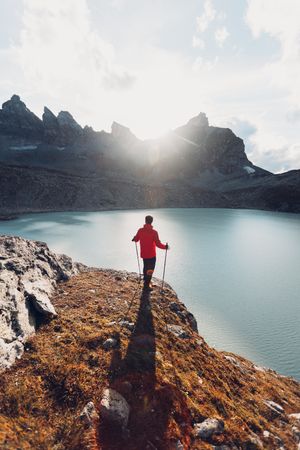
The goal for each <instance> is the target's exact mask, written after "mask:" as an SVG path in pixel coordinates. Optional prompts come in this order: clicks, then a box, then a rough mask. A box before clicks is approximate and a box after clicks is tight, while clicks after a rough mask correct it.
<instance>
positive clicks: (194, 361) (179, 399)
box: [0, 270, 300, 450]
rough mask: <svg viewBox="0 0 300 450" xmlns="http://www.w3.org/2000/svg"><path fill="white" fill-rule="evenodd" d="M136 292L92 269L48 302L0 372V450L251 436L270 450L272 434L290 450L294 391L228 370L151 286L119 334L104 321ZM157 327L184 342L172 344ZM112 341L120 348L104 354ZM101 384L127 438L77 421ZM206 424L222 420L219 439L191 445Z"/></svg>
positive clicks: (129, 283)
mask: <svg viewBox="0 0 300 450" xmlns="http://www.w3.org/2000/svg"><path fill="white" fill-rule="evenodd" d="M136 285H137V279H136V277H135V276H134V275H128V277H127V275H126V274H125V275H124V274H123V273H117V272H112V271H101V270H98V271H96V270H95V271H90V272H85V273H82V274H80V275H78V276H76V277H74V278H72V279H71V280H70V281H68V282H67V283H65V284H61V285H60V287H59V289H58V290H57V294H56V296H55V298H54V299H53V303H54V304H55V307H56V309H57V311H58V314H59V316H58V318H57V319H55V320H53V321H52V322H51V323H49V324H45V325H42V326H41V328H40V330H39V332H38V334H37V335H36V336H34V337H32V338H31V339H30V340H29V341H28V343H27V348H26V352H25V354H24V356H23V357H22V359H21V360H20V361H18V362H17V364H16V365H15V366H14V367H13V368H11V369H10V370H8V371H6V372H5V373H4V374H1V381H0V405H1V406H0V448H1V449H3V450H4V449H16V448H18V449H22V450H23V449H30V450H32V449H56V450H60V449H65V448H68V449H85V448H86V449H88V448H89V449H105V450H108V449H118V450H119V449H128V450H144V449H147V448H149V449H150V450H151V449H155V448H157V449H166V450H167V449H171V448H175V447H172V445H174V443H175V442H176V441H177V440H178V439H179V440H180V441H181V443H182V444H184V447H185V449H211V448H213V447H212V444H214V445H217V444H221V443H235V444H236V445H237V446H238V448H249V449H251V448H255V446H253V444H251V443H250V437H251V435H252V434H253V432H254V433H255V434H257V435H258V436H259V437H260V439H261V440H262V442H263V446H264V448H265V449H273V448H277V447H278V445H277V444H276V441H275V440H274V439H270V438H269V439H265V438H263V436H262V432H263V430H269V431H270V432H271V433H274V434H275V435H277V436H279V437H280V438H281V439H282V440H283V442H284V444H285V448H286V449H289V450H293V449H294V448H296V446H295V443H294V440H293V436H292V431H291V423H289V422H290V420H289V418H288V416H287V415H286V414H289V413H294V412H299V411H300V390H299V384H298V383H296V382H295V381H294V380H292V379H289V378H285V377H280V376H278V375H277V374H275V373H274V372H272V371H265V372H264V371H259V370H257V369H255V367H254V366H253V364H252V363H251V362H249V361H247V360H245V359H243V358H240V357H238V356H235V355H234V358H235V360H236V361H237V363H238V364H239V367H237V365H236V363H234V364H233V363H232V362H231V361H230V360H228V359H226V358H225V354H224V353H221V352H217V351H216V350H214V349H212V348H210V347H209V346H208V345H207V344H206V343H205V342H204V341H203V340H202V338H200V337H199V335H198V334H197V333H195V332H193V331H192V330H191V328H190V326H189V325H188V323H184V322H183V321H182V319H180V317H178V315H176V314H175V313H174V312H172V311H171V310H170V308H169V305H170V302H171V301H173V302H174V301H176V302H178V299H177V298H176V295H175V294H174V292H173V291H171V290H170V289H167V290H166V296H165V299H162V297H161V294H160V292H159V289H158V287H157V286H156V287H155V289H154V291H153V292H152V293H151V296H150V298H149V296H145V297H143V298H142V299H140V298H139V297H140V292H139V291H138V292H137V297H136V299H135V301H134V303H133V307H132V309H131V311H130V312H129V317H128V319H130V321H132V322H135V329H134V331H133V332H131V331H129V330H128V329H127V328H126V327H123V328H122V329H120V326H119V324H118V323H111V322H117V321H118V319H121V318H123V317H124V314H125V313H126V311H127V309H128V304H129V303H130V300H131V298H132V295H133V293H134V291H135V289H136ZM166 322H168V323H172V324H178V325H181V326H183V328H184V329H185V330H187V331H188V332H189V333H190V335H191V337H190V338H189V339H181V338H176V337H175V336H174V335H173V334H172V333H170V332H167V330H166ZM199 325H200V328H201V324H199ZM200 331H201V329H200ZM114 333H119V334H120V339H121V346H120V349H119V350H110V351H104V350H103V348H102V344H103V342H104V341H105V339H106V338H108V337H111V336H112V335H113V334H114ZM228 355H229V354H227V356H228ZM128 381H129V382H130V384H128V383H126V382H128ZM108 386H110V387H113V388H115V389H117V390H118V391H119V392H121V393H122V394H123V395H124V397H125V398H126V399H127V401H128V403H129V404H130V406H131V414H130V420H129V425H128V428H129V434H128V435H127V436H124V435H123V436H122V433H121V432H120V431H119V430H118V429H117V428H109V427H108V425H107V424H105V423H104V422H103V421H102V420H101V417H100V419H99V420H98V419H95V421H94V424H93V426H92V427H87V426H86V425H85V424H84V423H83V422H82V421H81V420H80V419H79V418H78V416H79V414H80V412H81V411H82V409H83V407H84V406H85V405H86V403H87V402H88V401H93V402H94V403H95V405H96V408H98V407H99V403H100V400H101V395H102V392H103V389H104V388H106V387H108ZM131 386H132V389H131ZM265 400H273V401H275V402H277V403H279V404H281V405H282V406H283V407H284V409H285V412H286V414H284V415H282V416H277V415H276V414H273V413H272V411H271V410H270V408H268V407H267V406H266V405H265V404H264V401H265ZM207 417H216V418H221V419H223V420H224V422H225V432H224V433H223V434H221V435H219V436H217V437H215V438H214V439H213V440H212V441H210V442H204V441H201V440H195V441H194V440H193V439H192V426H193V423H194V422H199V421H201V420H204V419H205V418H207Z"/></svg>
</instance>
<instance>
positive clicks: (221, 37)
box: [215, 27, 229, 47]
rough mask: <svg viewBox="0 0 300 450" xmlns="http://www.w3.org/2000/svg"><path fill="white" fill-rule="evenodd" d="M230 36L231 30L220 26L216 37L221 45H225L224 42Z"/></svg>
mask: <svg viewBox="0 0 300 450" xmlns="http://www.w3.org/2000/svg"><path fill="white" fill-rule="evenodd" d="M228 36H229V32H228V30H227V28H226V27H221V28H218V29H217V30H216V32H215V39H216V42H217V44H218V46H219V47H223V44H224V42H225V41H226V39H227V38H228Z"/></svg>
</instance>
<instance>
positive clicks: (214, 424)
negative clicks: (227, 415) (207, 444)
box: [194, 419, 224, 439]
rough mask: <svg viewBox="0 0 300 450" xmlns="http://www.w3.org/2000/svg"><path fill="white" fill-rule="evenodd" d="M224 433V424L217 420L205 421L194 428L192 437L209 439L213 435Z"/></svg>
mask: <svg viewBox="0 0 300 450" xmlns="http://www.w3.org/2000/svg"><path fill="white" fill-rule="evenodd" d="M223 431H224V422H223V420H219V419H206V420H204V421H203V422H201V423H197V424H195V426H194V435H195V437H196V438H200V439H209V438H210V437H212V436H213V435H214V434H220V433H223Z"/></svg>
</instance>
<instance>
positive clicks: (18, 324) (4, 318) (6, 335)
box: [0, 236, 80, 371]
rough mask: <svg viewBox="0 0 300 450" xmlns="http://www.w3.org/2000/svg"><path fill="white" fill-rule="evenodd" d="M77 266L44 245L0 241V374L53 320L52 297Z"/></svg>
mask: <svg viewBox="0 0 300 450" xmlns="http://www.w3.org/2000/svg"><path fill="white" fill-rule="evenodd" d="M79 268H80V266H79V265H78V264H74V263H73V262H72V260H71V259H70V258H69V257H67V256H65V255H55V254H54V253H52V252H50V250H49V249H48V247H47V245H46V244H45V243H43V242H33V241H28V240H25V239H21V238H17V237H10V236H1V237H0V371H1V369H2V370H3V369H6V368H8V367H10V366H11V365H12V364H13V363H14V361H15V359H16V358H19V357H20V356H21V355H22V353H23V349H24V343H25V341H26V339H27V338H28V337H29V336H31V335H32V334H33V333H35V331H36V329H37V327H38V326H39V323H40V322H41V321H42V320H44V319H49V318H53V317H55V316H56V311H55V308H54V306H53V305H52V303H51V300H50V299H51V296H52V294H53V292H54V290H55V287H56V285H57V283H58V282H59V281H62V280H66V279H68V278H69V277H70V276H71V275H74V274H76V273H78V271H79Z"/></svg>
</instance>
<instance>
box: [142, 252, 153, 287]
mask: <svg viewBox="0 0 300 450" xmlns="http://www.w3.org/2000/svg"><path fill="white" fill-rule="evenodd" d="M143 261H144V268H143V274H144V286H145V287H149V285H150V281H151V278H152V274H153V272H154V269H155V263H156V257H154V258H145V259H143Z"/></svg>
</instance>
